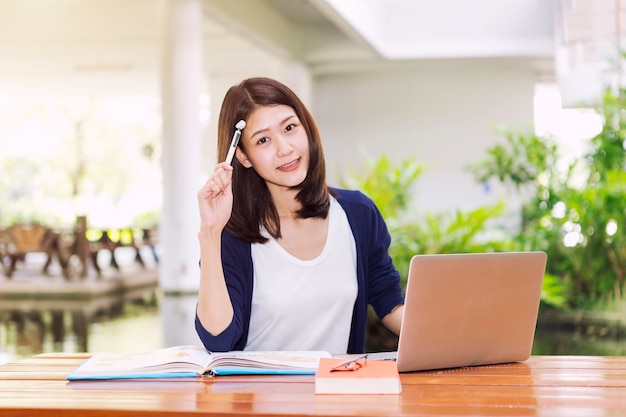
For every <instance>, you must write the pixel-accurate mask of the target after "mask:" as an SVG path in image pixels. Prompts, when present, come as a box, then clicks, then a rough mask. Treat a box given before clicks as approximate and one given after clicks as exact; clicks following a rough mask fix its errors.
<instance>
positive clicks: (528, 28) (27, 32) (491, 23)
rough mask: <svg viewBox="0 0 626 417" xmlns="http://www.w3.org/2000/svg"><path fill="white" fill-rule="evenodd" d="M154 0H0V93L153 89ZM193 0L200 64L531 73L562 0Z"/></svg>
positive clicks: (550, 50)
mask: <svg viewBox="0 0 626 417" xmlns="http://www.w3.org/2000/svg"><path fill="white" fill-rule="evenodd" d="M163 1H165V0H19V1H16V0H0V50H1V51H2V54H0V91H2V92H3V93H4V94H9V93H15V94H20V95H25V94H53V95H54V94H59V93H60V92H65V93H67V92H68V91H73V92H77V93H81V94H99V93H103V92H106V93H111V92H116V91H124V92H126V93H133V92H145V91H155V88H158V85H159V68H160V39H161V29H160V28H161V26H162V15H161V13H162V10H163V8H162V5H163ZM201 1H202V6H203V18H204V20H203V22H204V27H203V37H204V53H205V66H206V71H207V72H209V73H219V72H228V71H232V70H233V68H238V67H240V66H242V65H257V66H261V67H262V66H263V65H265V64H266V63H267V62H269V61H271V60H272V59H284V60H291V61H299V62H303V63H304V64H306V65H307V66H308V67H309V68H310V69H311V71H312V72H313V73H324V72H332V71H337V70H339V69H344V70H345V68H352V69H354V68H364V67H366V66H367V65H374V64H380V63H381V62H385V63H400V62H407V61H412V60H421V59H464V58H475V59H481V58H494V57H496V58H503V59H506V58H520V57H521V58H524V59H528V60H530V61H532V62H533V65H535V68H536V72H537V77H538V78H539V79H553V78H554V74H555V66H554V56H555V50H556V46H557V45H556V41H555V24H554V23H555V21H558V20H559V19H557V17H558V15H555V10H556V9H555V5H557V4H561V3H562V1H561V0H498V2H496V3H494V2H493V0H438V1H437V2H432V1H431V0H411V1H407V0H359V1H356V0H230V1H224V0H201ZM603 1H604V2H606V1H608V0H603ZM575 3H577V4H578V3H580V1H578V2H575ZM587 3H592V2H590V1H589V0H587ZM601 3H602V1H601ZM595 10H598V9H597V7H596V9H595ZM580 14H583V15H584V13H579V15H578V19H579V20H580ZM571 19H574V15H572V17H571ZM570 24H571V23H570ZM583 24H584V23H580V24H579V25H583ZM557 28H558V25H557Z"/></svg>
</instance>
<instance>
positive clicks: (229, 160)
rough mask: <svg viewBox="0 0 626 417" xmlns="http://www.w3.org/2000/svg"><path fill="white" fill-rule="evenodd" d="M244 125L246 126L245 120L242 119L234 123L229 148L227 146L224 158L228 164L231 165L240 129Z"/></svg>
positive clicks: (239, 136)
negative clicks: (233, 131)
mask: <svg viewBox="0 0 626 417" xmlns="http://www.w3.org/2000/svg"><path fill="white" fill-rule="evenodd" d="M244 127H246V122H245V121H244V120H240V121H238V122H237V124H236V125H235V133H234V134H233V140H232V141H231V142H230V148H228V154H227V155H226V160H225V162H226V163H227V164H228V165H232V162H233V157H234V156H235V150H237V145H238V144H239V138H241V131H242V130H243V128H244Z"/></svg>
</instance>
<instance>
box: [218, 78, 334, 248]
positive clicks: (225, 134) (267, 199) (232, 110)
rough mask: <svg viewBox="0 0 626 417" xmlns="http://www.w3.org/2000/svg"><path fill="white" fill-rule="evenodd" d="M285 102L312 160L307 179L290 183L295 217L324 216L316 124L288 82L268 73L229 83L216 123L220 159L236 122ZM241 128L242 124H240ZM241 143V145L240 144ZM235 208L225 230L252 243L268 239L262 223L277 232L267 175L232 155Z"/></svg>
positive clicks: (323, 165) (273, 233) (325, 203)
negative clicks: (302, 132)
mask: <svg viewBox="0 0 626 417" xmlns="http://www.w3.org/2000/svg"><path fill="white" fill-rule="evenodd" d="M277 104H283V105H286V106H289V107H291V108H292V109H294V111H295V113H296V116H298V118H299V119H300V122H301V123H302V126H303V127H304V129H305V131H306V133H307V136H308V139H309V153H310V158H309V159H310V163H309V167H308V172H307V176H306V178H305V180H304V181H303V182H302V183H300V184H298V185H297V186H294V187H293V189H295V190H298V193H297V195H296V199H297V200H298V201H299V202H300V204H301V208H300V209H299V210H298V212H297V213H296V215H297V216H298V217H299V218H303V219H304V218H309V217H321V218H326V216H327V215H328V208H329V206H330V200H329V189H328V187H327V185H326V163H325V161H324V152H323V150H322V143H321V139H320V135H319V132H318V130H317V126H316V125H315V121H314V120H313V117H312V116H311V113H309V111H308V110H307V108H306V107H305V105H304V104H303V103H302V101H301V100H300V99H299V98H298V96H297V95H296V94H295V93H294V92H293V91H292V90H291V89H290V88H289V87H287V86H286V85H284V84H282V83H280V82H278V81H276V80H273V79H270V78H248V79H246V80H243V81H242V82H241V83H240V84H238V85H235V86H232V87H231V88H230V89H229V90H228V92H227V93H226V96H225V97H224V101H223V102H222V108H221V110H220V116H219V121H218V129H217V153H218V159H219V161H223V160H224V159H225V158H226V154H227V153H228V148H229V146H230V142H231V140H232V137H233V134H234V132H235V124H237V122H238V121H239V120H246V121H247V119H248V117H249V116H250V114H251V113H252V111H253V110H255V109H256V108H257V107H258V106H267V105H269V106H271V105H277ZM244 130H245V129H244ZM240 146H241V145H240ZM232 165H233V211H232V215H231V217H230V220H229V221H228V223H227V224H226V230H228V232H230V233H231V234H232V235H233V236H236V237H239V238H241V239H243V240H245V241H247V242H250V243H264V242H266V241H267V239H266V238H265V237H263V236H262V235H261V232H260V226H264V227H265V228H266V229H267V231H268V232H269V233H270V235H271V236H272V237H274V238H276V239H278V238H280V236H281V233H280V219H279V217H278V212H277V211H276V207H275V206H274V202H273V201H272V196H271V195H270V192H269V189H268V188H267V185H266V184H265V180H263V178H261V177H260V176H259V175H258V174H257V173H256V171H255V170H254V169H252V168H245V167H244V166H243V165H241V164H240V163H239V161H238V160H237V158H233V162H232Z"/></svg>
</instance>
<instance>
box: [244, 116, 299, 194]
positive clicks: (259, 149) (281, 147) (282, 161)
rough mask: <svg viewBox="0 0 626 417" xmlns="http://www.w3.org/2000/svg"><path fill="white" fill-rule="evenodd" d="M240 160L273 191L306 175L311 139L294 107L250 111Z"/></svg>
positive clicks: (288, 185)
mask: <svg viewBox="0 0 626 417" xmlns="http://www.w3.org/2000/svg"><path fill="white" fill-rule="evenodd" d="M241 145H242V148H243V149H242V148H238V149H237V159H238V160H239V162H240V163H241V164H242V165H243V166H245V167H246V168H253V169H254V170H255V171H256V172H257V174H259V176H261V178H263V179H264V180H265V182H266V183H267V186H268V187H269V188H270V191H272V190H275V189H277V188H290V187H294V186H296V185H298V184H300V183H302V181H304V179H305V178H306V174H307V170H308V168H309V138H308V137H307V134H306V131H305V129H304V127H303V126H302V123H301V122H300V119H299V118H298V116H296V112H295V111H294V109H293V108H291V107H289V106H285V105H282V104H278V105H273V106H259V107H257V108H256V109H255V110H253V111H252V113H250V116H249V117H248V120H246V127H245V129H244V130H243V131H242V135H241Z"/></svg>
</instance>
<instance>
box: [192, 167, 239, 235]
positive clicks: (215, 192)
mask: <svg viewBox="0 0 626 417" xmlns="http://www.w3.org/2000/svg"><path fill="white" fill-rule="evenodd" d="M232 177H233V167H232V166H230V165H229V164H227V163H225V162H222V163H219V164H217V165H216V166H215V170H214V171H213V175H211V176H210V177H209V179H208V180H207V182H206V183H205V184H204V185H203V186H202V188H200V190H199V191H198V207H199V209H200V227H201V230H209V231H215V232H219V233H221V232H222V230H223V229H224V227H225V226H226V223H228V219H229V218H230V215H231V212H232V209H233V190H232Z"/></svg>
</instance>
